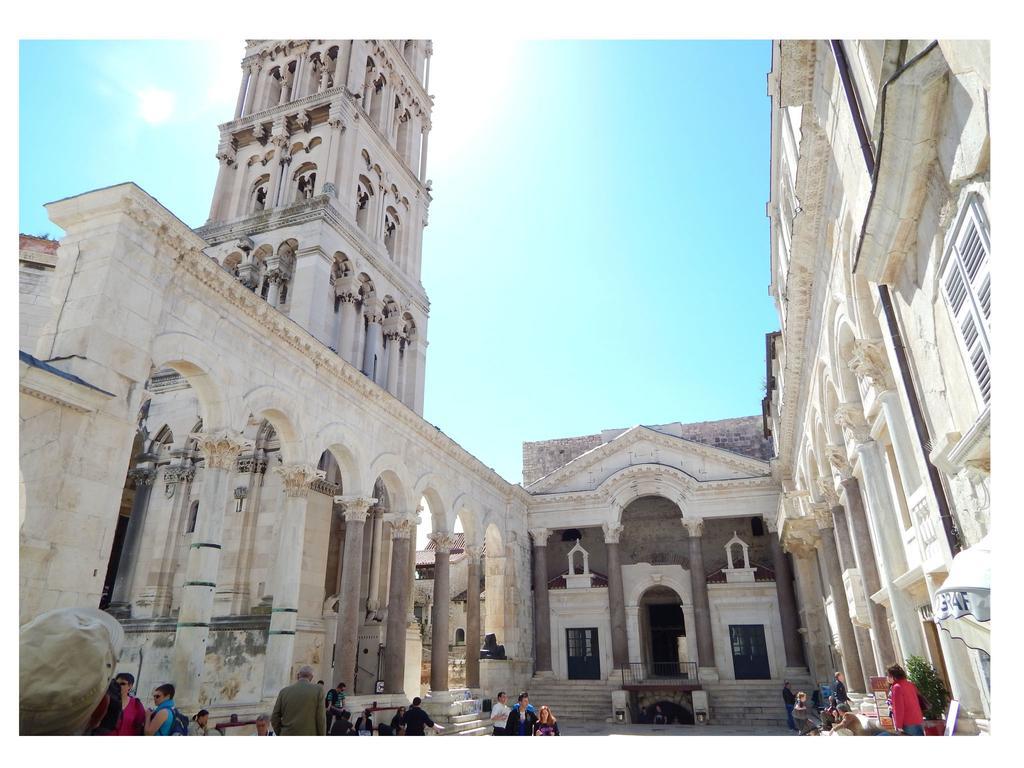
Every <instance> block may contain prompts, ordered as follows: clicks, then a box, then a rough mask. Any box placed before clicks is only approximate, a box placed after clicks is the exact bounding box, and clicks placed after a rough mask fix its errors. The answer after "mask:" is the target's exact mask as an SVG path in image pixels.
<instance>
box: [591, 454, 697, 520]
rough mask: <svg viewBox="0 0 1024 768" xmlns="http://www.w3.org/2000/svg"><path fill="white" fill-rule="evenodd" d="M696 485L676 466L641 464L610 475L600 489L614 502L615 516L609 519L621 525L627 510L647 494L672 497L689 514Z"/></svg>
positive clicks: (613, 511)
mask: <svg viewBox="0 0 1024 768" xmlns="http://www.w3.org/2000/svg"><path fill="white" fill-rule="evenodd" d="M694 485H695V481H694V479H693V478H692V477H690V476H689V475H687V474H686V473H685V472H683V471H682V470H679V469H675V468H674V467H665V466H661V465H653V464H637V465H633V466H630V467H625V468H624V469H620V470H619V471H618V472H615V473H613V474H612V475H610V476H608V477H607V478H605V480H604V481H602V483H601V484H600V485H599V486H598V490H599V491H602V492H603V493H605V494H606V495H607V497H608V499H609V501H610V506H611V511H612V515H613V517H612V519H611V520H609V522H611V523H615V524H618V523H621V522H622V512H623V510H624V509H625V508H626V507H628V506H629V505H630V504H632V503H633V502H634V501H636V500H637V499H639V498H642V497H644V496H661V497H662V498H665V499H668V500H669V501H671V502H672V503H673V504H675V505H676V506H677V507H679V511H680V514H681V515H685V514H686V510H687V508H688V499H689V497H690V494H691V491H692V489H693V488H694Z"/></svg>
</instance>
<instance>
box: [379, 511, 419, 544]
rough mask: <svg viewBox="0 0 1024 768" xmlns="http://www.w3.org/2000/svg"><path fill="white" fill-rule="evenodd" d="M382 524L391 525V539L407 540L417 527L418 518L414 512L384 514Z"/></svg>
mask: <svg viewBox="0 0 1024 768" xmlns="http://www.w3.org/2000/svg"><path fill="white" fill-rule="evenodd" d="M384 522H385V523H391V538H393V539H408V538H409V537H410V536H411V535H412V532H413V529H414V528H415V527H416V526H417V525H419V522H420V516H419V515H418V514H417V513H415V512H386V513H385V514H384Z"/></svg>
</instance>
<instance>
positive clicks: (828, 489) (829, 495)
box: [818, 477, 839, 509]
mask: <svg viewBox="0 0 1024 768" xmlns="http://www.w3.org/2000/svg"><path fill="white" fill-rule="evenodd" d="M818 490H819V491H821V495H822V496H824V497H825V503H826V504H828V506H829V508H830V509H831V508H832V507H836V506H839V494H838V493H836V486H835V481H834V480H833V479H832V478H831V477H819V478H818Z"/></svg>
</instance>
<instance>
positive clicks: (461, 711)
mask: <svg viewBox="0 0 1024 768" xmlns="http://www.w3.org/2000/svg"><path fill="white" fill-rule="evenodd" d="M429 702H430V700H429V699H426V700H425V701H424V706H425V708H426V711H427V713H428V714H429V715H430V719H431V720H433V721H434V722H435V723H437V724H438V725H441V726H443V727H444V730H443V731H442V732H441V733H439V734H436V735H438V736H490V735H491V730H492V729H491V722H490V720H488V719H487V714H486V713H485V712H481V711H480V700H479V699H462V700H459V701H453V702H452V703H451V704H448V705H437V706H434V705H431V704H430V703H429ZM438 707H440V709H438ZM427 735H428V736H431V735H435V734H434V731H433V730H432V729H430V728H428V729H427Z"/></svg>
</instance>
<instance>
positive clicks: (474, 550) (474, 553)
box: [466, 544, 484, 563]
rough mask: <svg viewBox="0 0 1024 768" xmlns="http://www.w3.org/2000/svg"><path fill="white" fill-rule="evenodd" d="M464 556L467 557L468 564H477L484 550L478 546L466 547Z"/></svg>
mask: <svg viewBox="0 0 1024 768" xmlns="http://www.w3.org/2000/svg"><path fill="white" fill-rule="evenodd" d="M466 554H467V555H469V560H470V562H472V563H479V562H480V558H481V557H482V556H483V554H484V548H483V547H482V546H480V545H479V544H471V545H469V546H467V547H466Z"/></svg>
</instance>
